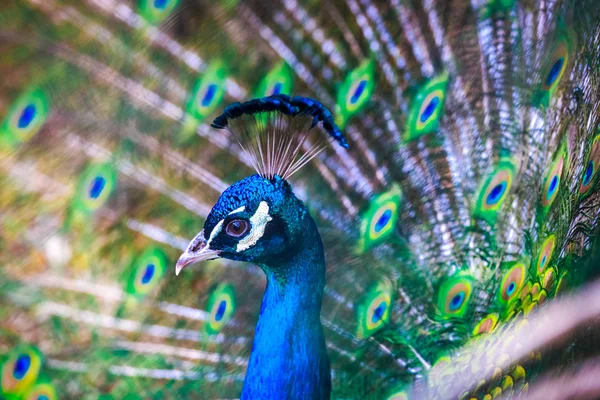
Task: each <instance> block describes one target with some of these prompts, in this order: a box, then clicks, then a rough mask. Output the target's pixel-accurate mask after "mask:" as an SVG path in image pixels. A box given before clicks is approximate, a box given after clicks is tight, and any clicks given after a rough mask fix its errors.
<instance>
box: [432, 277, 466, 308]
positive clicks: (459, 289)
mask: <svg viewBox="0 0 600 400" xmlns="http://www.w3.org/2000/svg"><path fill="white" fill-rule="evenodd" d="M472 290H473V284H472V281H471V278H469V277H467V276H459V277H457V278H455V279H450V280H449V281H446V282H445V283H444V284H443V285H442V287H441V288H440V291H439V294H438V307H439V309H440V310H441V312H442V315H443V316H445V317H452V316H456V317H461V316H462V315H464V313H465V312H466V310H467V308H468V305H469V300H470V298H471V292H472Z"/></svg>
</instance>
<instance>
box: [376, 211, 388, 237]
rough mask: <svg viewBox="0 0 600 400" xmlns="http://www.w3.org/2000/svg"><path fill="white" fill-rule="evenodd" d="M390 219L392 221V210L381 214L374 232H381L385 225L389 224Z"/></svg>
mask: <svg viewBox="0 0 600 400" xmlns="http://www.w3.org/2000/svg"><path fill="white" fill-rule="evenodd" d="M390 219H392V210H389V209H388V210H385V211H384V212H383V214H381V217H379V220H378V221H377V223H376V224H375V232H381V230H382V229H383V228H384V227H385V226H386V225H387V223H388V222H390Z"/></svg>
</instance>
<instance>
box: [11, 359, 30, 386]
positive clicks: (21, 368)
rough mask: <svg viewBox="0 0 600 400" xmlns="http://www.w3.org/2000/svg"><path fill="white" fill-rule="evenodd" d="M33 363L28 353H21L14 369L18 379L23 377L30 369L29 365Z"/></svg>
mask: <svg viewBox="0 0 600 400" xmlns="http://www.w3.org/2000/svg"><path fill="white" fill-rule="evenodd" d="M30 365H31V358H30V357H29V355H28V354H21V355H20V356H19V358H17V362H15V367H14V369H13V376H14V377H15V379H17V380H21V379H23V377H24V376H25V374H26V373H27V371H28V370H29V366H30Z"/></svg>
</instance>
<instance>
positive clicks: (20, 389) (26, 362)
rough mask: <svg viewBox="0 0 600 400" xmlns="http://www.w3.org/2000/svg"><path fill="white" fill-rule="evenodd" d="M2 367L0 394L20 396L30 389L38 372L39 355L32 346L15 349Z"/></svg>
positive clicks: (39, 364)
mask: <svg viewBox="0 0 600 400" xmlns="http://www.w3.org/2000/svg"><path fill="white" fill-rule="evenodd" d="M11 353H12V354H11V355H10V356H9V358H8V359H7V360H6V361H5V362H4V364H3V365H2V375H1V376H0V393H5V394H13V395H18V396H21V395H23V394H24V393H26V391H27V390H29V389H30V388H31V385H32V384H33V383H34V382H35V380H36V379H37V377H38V374H39V372H40V368H41V365H42V359H41V354H40V353H39V351H38V350H37V349H35V348H33V347H32V346H29V345H22V346H19V347H17V348H15V349H14V350H13V351H12V352H11Z"/></svg>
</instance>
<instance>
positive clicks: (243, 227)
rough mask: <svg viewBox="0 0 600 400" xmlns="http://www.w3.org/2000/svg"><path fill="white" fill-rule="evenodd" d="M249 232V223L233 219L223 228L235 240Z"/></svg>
mask: <svg viewBox="0 0 600 400" xmlns="http://www.w3.org/2000/svg"><path fill="white" fill-rule="evenodd" d="M249 230H250V223H249V222H248V221H246V220H244V219H234V220H232V221H231V222H229V223H228V224H227V226H226V227H225V232H226V233H227V234H228V235H229V236H232V237H235V238H239V237H242V236H244V235H245V234H246V233H248V231H249Z"/></svg>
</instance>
